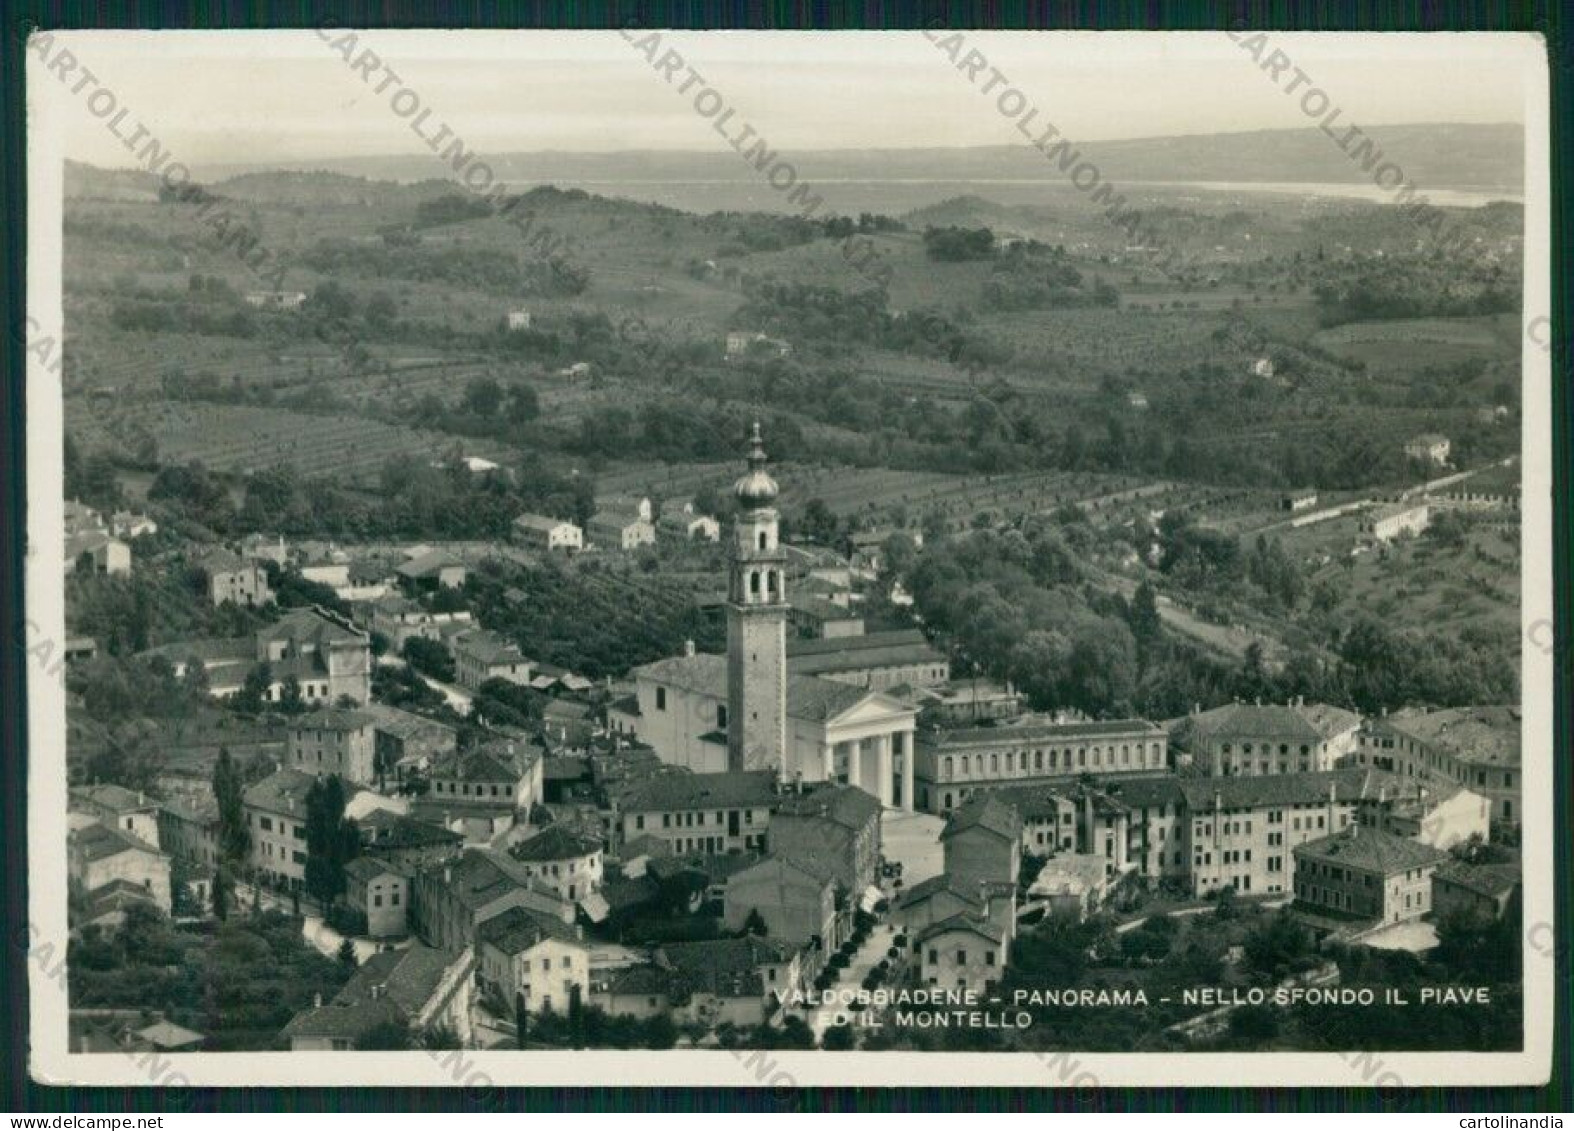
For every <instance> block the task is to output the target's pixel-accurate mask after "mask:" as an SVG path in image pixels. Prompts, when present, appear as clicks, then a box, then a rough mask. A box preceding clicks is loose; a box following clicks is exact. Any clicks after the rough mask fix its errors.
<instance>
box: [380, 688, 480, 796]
mask: <svg viewBox="0 0 1574 1131" xmlns="http://www.w3.org/2000/svg"><path fill="white" fill-rule="evenodd" d="M361 709H362V710H364V711H365V712H366V713H367V714H369V715H370V716H371V717H372V751H373V761H374V762H375V764H376V766H377V779H378V781H383V780H385V779H392V780H394V781H404V780H405V779H407V778H409V777H410V776H412V775H414V774H417V773H425V771H426V770H427V769H428V768H429V767H430V766H431V764H432V763H433V761H435V760H436V759H437V758H439V757H441V756H442V755H444V754H451V753H453V752H454V750H456V749H457V747H458V737H459V736H458V733H457V732H456V731H455V730H454V728H453V727H451V726H448V725H447V724H446V723H440V722H437V721H435V720H433V719H428V718H426V717H425V716H423V715H416V714H412V713H410V712H409V711H401V710H400V709H399V708H398V707H390V706H389V705H388V704H386V703H379V702H377V701H376V700H373V701H371V702H370V703H367V704H366V705H365V706H364V707H363V708H361Z"/></svg>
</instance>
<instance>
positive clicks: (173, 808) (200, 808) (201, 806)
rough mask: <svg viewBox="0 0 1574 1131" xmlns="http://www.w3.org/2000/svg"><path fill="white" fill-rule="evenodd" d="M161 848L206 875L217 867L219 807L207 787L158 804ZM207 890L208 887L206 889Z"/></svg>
mask: <svg viewBox="0 0 1574 1131" xmlns="http://www.w3.org/2000/svg"><path fill="white" fill-rule="evenodd" d="M158 835H159V847H160V848H162V849H163V850H164V851H165V852H168V853H169V854H170V856H171V857H174V858H178V859H181V860H184V861H186V862H187V863H189V864H195V865H197V867H198V868H199V869H200V870H201V871H202V872H204V873H206V872H208V871H211V870H212V869H214V868H216V867H218V863H219V853H220V841H219V837H220V825H219V803H218V800H217V799H216V798H215V797H214V796H213V790H212V789H211V788H210V787H208V786H207V785H206V783H204V784H203V786H201V787H199V788H196V789H193V790H190V791H189V792H187V793H183V794H181V795H180V796H179V797H171V798H166V799H164V800H162V801H160V802H159V808H158ZM203 887H204V888H205V885H203Z"/></svg>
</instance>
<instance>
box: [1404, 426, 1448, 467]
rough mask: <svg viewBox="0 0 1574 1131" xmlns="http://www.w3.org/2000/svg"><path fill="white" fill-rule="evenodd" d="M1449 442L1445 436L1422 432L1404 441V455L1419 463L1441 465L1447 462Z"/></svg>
mask: <svg viewBox="0 0 1574 1131" xmlns="http://www.w3.org/2000/svg"><path fill="white" fill-rule="evenodd" d="M1449 450H1450V444H1449V441H1448V437H1447V436H1440V435H1438V434H1437V433H1436V432H1424V433H1422V434H1421V435H1419V436H1413V437H1411V438H1410V439H1409V440H1406V441H1405V456H1406V458H1408V459H1413V460H1417V461H1419V462H1421V463H1431V464H1437V465H1438V466H1440V467H1441V466H1442V465H1443V464H1446V463H1447V462H1448V456H1449Z"/></svg>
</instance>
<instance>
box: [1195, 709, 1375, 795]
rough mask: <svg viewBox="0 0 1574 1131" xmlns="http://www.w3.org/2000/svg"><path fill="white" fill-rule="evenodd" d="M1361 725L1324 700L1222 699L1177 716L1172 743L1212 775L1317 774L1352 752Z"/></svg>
mask: <svg viewBox="0 0 1574 1131" xmlns="http://www.w3.org/2000/svg"><path fill="white" fill-rule="evenodd" d="M1360 728H1361V716H1360V715H1358V714H1356V713H1355V712H1354V711H1347V710H1345V709H1344V708H1342V707H1333V706H1329V705H1328V704H1326V703H1307V702H1305V701H1303V700H1300V699H1295V700H1292V701H1291V702H1288V703H1285V704H1283V705H1279V704H1273V703H1269V704H1253V703H1226V704H1225V705H1224V706H1222V707H1216V708H1214V709H1213V710H1211V711H1193V712H1192V713H1191V714H1190V715H1187V716H1185V717H1184V718H1182V719H1179V720H1176V721H1175V722H1174V723H1173V724H1171V728H1170V743H1171V745H1173V746H1175V747H1176V748H1177V749H1178V751H1180V752H1183V753H1184V754H1185V755H1186V756H1187V757H1188V758H1189V760H1190V764H1191V765H1192V766H1195V767H1197V768H1198V769H1200V770H1202V771H1203V772H1204V773H1207V774H1212V775H1214V776H1224V775H1260V774H1292V773H1315V772H1319V771H1324V770H1332V769H1334V768H1335V767H1337V766H1339V765H1341V764H1343V763H1344V762H1345V761H1346V760H1347V759H1348V758H1349V757H1350V756H1351V755H1353V754H1354V753H1355V749H1356V742H1357V735H1358V734H1359V732H1360Z"/></svg>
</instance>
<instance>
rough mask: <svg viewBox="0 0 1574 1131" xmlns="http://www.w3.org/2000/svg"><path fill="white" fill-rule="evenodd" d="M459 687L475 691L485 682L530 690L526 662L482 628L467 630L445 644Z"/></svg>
mask: <svg viewBox="0 0 1574 1131" xmlns="http://www.w3.org/2000/svg"><path fill="white" fill-rule="evenodd" d="M448 648H449V651H450V652H452V653H453V656H454V673H455V675H454V678H455V679H456V680H457V681H458V683H459V686H461V687H465V688H469V689H470V690H472V691H475V690H478V689H479V688H480V686H481V685H482V684H483V683H485V682H486V681H487V680H489V679H501V680H506V681H507V682H509V683H513V684H518V685H519V686H520V687H528V686H530V667H531V664H530V661H529V660H527V659H526V658H525V655H524V653H523V652H521V651H520V650H519V647H518V645H516V644H514V643H513V642H512V641H508V640H504V639H503V638H502V637H501V636H498V635H497V634H496V633H495V632H488V631H487V630H486V629H484V628H471V629H467V630H466V631H464V632H461V633H458V634H456V635H455V636H454V637H453V638H452V639H451V640H450V641H449V642H448Z"/></svg>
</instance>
